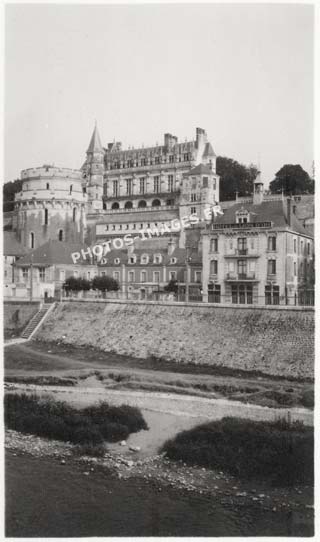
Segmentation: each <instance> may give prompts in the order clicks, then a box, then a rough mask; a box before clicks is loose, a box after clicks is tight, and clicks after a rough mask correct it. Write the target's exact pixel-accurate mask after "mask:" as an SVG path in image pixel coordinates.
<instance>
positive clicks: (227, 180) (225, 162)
mask: <svg viewBox="0 0 320 542" xmlns="http://www.w3.org/2000/svg"><path fill="white" fill-rule="evenodd" d="M216 169H217V174H218V175H220V201H226V200H233V199H235V197H236V192H237V193H238V195H239V196H250V195H251V194H252V193H253V182H254V180H255V179H256V177H257V175H258V169H257V168H256V167H255V166H254V165H253V164H250V165H249V166H248V167H247V166H244V165H243V164H240V163H239V162H237V161H236V160H233V159H232V158H227V157H226V156H218V158H217V167H216Z"/></svg>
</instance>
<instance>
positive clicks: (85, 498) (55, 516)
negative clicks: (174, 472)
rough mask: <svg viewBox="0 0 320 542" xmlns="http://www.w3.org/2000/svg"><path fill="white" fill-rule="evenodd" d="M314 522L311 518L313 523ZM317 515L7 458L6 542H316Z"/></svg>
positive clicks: (25, 457)
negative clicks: (305, 541) (123, 540)
mask: <svg viewBox="0 0 320 542" xmlns="http://www.w3.org/2000/svg"><path fill="white" fill-rule="evenodd" d="M308 515H309V517H308ZM312 534H313V526H312V517H311V514H306V513H304V512H303V513H301V512H299V511H295V512H292V511H291V512H285V511H279V510H278V511H276V512H273V511H270V510H266V509H264V508H262V507H261V505H258V504H257V505H253V504H252V505H250V506H248V505H246V506H239V505H238V504H230V503H229V504H228V505H226V504H223V503H222V502H221V501H219V498H213V497H212V496H211V497H208V496H205V495H199V494H195V493H188V492H185V491H182V490H178V489H174V488H171V487H165V486H160V485H159V484H156V483H155V482H148V481H146V480H144V479H139V478H130V479H128V480H119V479H117V478H115V477H114V476H111V474H109V473H107V472H105V471H102V470H100V469H98V468H95V470H94V471H93V472H92V471H90V468H89V467H87V466H84V465H80V464H78V463H75V462H71V463H67V464H66V465H61V464H60V462H59V461H57V460H53V459H50V460H49V459H47V458H35V457H32V456H29V455H17V456H15V455H13V454H12V453H10V452H8V453H7V457H6V536H8V537H83V536H87V537H89V536H212V537H217V536H312Z"/></svg>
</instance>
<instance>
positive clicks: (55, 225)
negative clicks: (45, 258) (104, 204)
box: [15, 165, 87, 249]
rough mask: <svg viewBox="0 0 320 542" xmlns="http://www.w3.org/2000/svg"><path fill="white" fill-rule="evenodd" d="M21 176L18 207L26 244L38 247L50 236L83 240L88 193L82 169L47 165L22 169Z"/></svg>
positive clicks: (20, 236) (20, 234) (19, 234)
mask: <svg viewBox="0 0 320 542" xmlns="http://www.w3.org/2000/svg"><path fill="white" fill-rule="evenodd" d="M21 180H22V191H21V192H19V193H17V194H16V196H15V210H16V214H17V227H16V232H17V238H18V240H19V241H20V242H21V243H22V244H23V246H25V247H26V248H29V249H32V248H37V247H39V246H41V245H43V244H44V243H46V242H47V241H48V240H49V239H52V240H59V241H65V242H69V243H79V242H83V240H84V236H85V228H86V207H87V194H86V191H85V188H84V186H83V182H84V181H83V179H82V174H81V171H79V170H76V169H68V168H58V167H54V166H50V165H44V166H42V167H38V168H31V169H25V170H23V171H22V172H21Z"/></svg>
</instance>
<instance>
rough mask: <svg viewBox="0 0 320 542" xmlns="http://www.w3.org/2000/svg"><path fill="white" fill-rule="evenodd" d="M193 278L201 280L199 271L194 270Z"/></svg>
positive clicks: (197, 280)
mask: <svg viewBox="0 0 320 542" xmlns="http://www.w3.org/2000/svg"><path fill="white" fill-rule="evenodd" d="M195 280H196V282H201V271H196V272H195Z"/></svg>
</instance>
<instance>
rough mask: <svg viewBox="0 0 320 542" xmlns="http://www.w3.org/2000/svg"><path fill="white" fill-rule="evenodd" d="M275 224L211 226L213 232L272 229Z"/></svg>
mask: <svg viewBox="0 0 320 542" xmlns="http://www.w3.org/2000/svg"><path fill="white" fill-rule="evenodd" d="M272 226H273V222H245V223H242V222H241V223H239V224H237V223H236V222H233V223H230V224H219V223H216V224H211V225H210V228H211V229H212V230H228V229H232V230H251V229H252V228H254V229H256V228H272Z"/></svg>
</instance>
